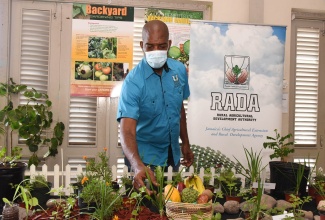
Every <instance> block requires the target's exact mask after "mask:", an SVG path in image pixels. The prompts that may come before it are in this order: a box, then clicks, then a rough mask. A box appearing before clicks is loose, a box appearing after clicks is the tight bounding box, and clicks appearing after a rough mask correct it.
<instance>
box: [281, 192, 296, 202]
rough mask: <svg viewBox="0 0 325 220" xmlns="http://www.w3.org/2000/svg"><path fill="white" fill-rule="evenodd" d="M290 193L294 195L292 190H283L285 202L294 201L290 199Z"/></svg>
mask: <svg viewBox="0 0 325 220" xmlns="http://www.w3.org/2000/svg"><path fill="white" fill-rule="evenodd" d="M291 195H294V192H292V191H285V192H284V199H285V201H287V202H290V203H293V202H294V201H293V200H292V197H291ZM296 197H300V196H299V195H296Z"/></svg>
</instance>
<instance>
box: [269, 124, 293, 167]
mask: <svg viewBox="0 0 325 220" xmlns="http://www.w3.org/2000/svg"><path fill="white" fill-rule="evenodd" d="M274 132H275V137H270V136H267V137H266V139H267V140H271V141H270V142H264V143H263V147H264V148H265V149H266V148H269V149H272V150H273V153H272V154H271V155H270V159H274V158H281V161H284V160H285V157H287V156H288V155H289V154H290V153H294V151H295V150H294V149H293V148H290V147H289V146H292V145H293V144H294V142H292V141H288V140H289V139H290V138H291V137H292V134H287V135H285V136H281V135H280V134H279V133H278V130H277V129H275V130H274Z"/></svg>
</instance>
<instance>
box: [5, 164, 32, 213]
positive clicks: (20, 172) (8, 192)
mask: <svg viewBox="0 0 325 220" xmlns="http://www.w3.org/2000/svg"><path fill="white" fill-rule="evenodd" d="M26 168H27V164H26V163H22V162H16V166H14V167H7V166H4V165H3V164H0V189H1V190H0V213H1V212H2V209H3V206H4V203H3V201H2V198H7V199H8V200H9V201H10V200H12V198H13V196H14V194H15V189H14V188H12V186H11V184H13V185H17V184H19V183H20V182H21V181H23V179H24V175H25V170H26Z"/></svg>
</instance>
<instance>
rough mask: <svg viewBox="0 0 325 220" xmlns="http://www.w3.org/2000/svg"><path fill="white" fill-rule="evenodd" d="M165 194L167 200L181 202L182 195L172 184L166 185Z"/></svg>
mask: <svg viewBox="0 0 325 220" xmlns="http://www.w3.org/2000/svg"><path fill="white" fill-rule="evenodd" d="M164 195H165V198H166V200H170V201H172V202H181V195H180V193H179V191H178V190H177V189H176V188H175V187H173V186H172V185H171V184H168V185H167V186H165V191H164Z"/></svg>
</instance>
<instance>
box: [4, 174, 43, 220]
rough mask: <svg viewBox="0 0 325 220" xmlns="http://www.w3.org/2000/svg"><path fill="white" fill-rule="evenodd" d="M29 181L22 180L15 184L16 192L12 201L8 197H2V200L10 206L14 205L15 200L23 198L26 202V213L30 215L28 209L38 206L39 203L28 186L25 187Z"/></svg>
mask: <svg viewBox="0 0 325 220" xmlns="http://www.w3.org/2000/svg"><path fill="white" fill-rule="evenodd" d="M27 181H29V180H28V179H25V180H23V181H21V182H20V183H19V184H18V185H17V186H15V193H14V196H13V198H12V200H11V201H10V200H9V199H7V198H2V201H3V202H4V203H6V204H8V205H9V206H13V205H14V204H15V201H16V200H17V199H21V200H22V201H23V203H24V204H25V209H26V214H27V216H28V211H29V210H30V207H32V206H37V205H38V200H37V199H36V198H34V197H32V195H31V194H30V191H29V189H28V187H25V186H24V184H25V183H26V182H27Z"/></svg>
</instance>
